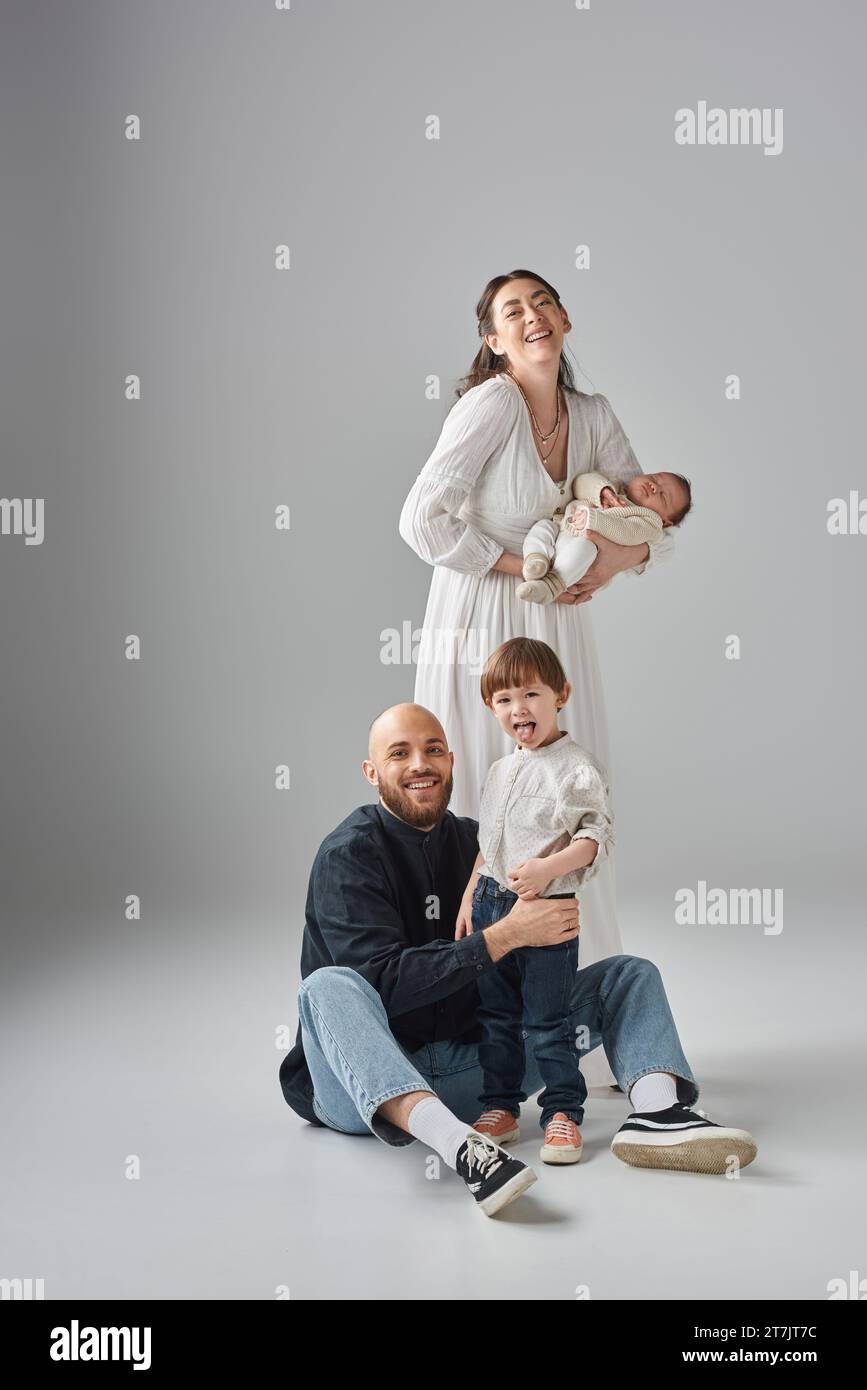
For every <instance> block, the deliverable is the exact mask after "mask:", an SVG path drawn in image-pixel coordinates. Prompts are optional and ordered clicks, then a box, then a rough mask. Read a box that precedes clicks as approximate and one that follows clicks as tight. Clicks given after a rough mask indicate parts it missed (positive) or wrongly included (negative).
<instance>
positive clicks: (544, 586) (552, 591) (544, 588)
mask: <svg viewBox="0 0 867 1390" xmlns="http://www.w3.org/2000/svg"><path fill="white" fill-rule="evenodd" d="M565 588H566V585H565V584H564V583H563V580H562V579H561V578H560V576H559V574H558V573H557V571H556V570H551V572H550V574H546V575H545V577H544V579H530V580H525V582H524V583H523V584H519V585H518V587H517V589H516V590H515V592H516V594H517V595H518V598H522V599H526V601H527V603H553V602H554V600H555V598H556V597H557V595H558V594H562V592H563V590H564V589H565Z"/></svg>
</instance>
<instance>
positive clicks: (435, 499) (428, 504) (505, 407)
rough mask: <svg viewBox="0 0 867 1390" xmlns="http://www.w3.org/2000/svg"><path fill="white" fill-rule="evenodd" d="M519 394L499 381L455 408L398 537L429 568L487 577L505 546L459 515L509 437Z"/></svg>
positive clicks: (479, 388) (471, 393)
mask: <svg viewBox="0 0 867 1390" xmlns="http://www.w3.org/2000/svg"><path fill="white" fill-rule="evenodd" d="M517 407H518V403H517V400H516V393H515V392H514V391H513V390H512V389H510V387H509V386H508V385H507V384H506V383H505V382H503V381H499V380H498V379H497V378H496V377H492V378H490V379H489V380H488V381H484V382H482V384H481V385H480V386H474V387H472V388H471V390H469V391H467V392H466V393H465V394H464V395H463V396H461V397H460V399H459V400H458V401H456V403H455V404H454V405H453V406H452V408H451V410H450V411H449V414H448V415H447V417H446V420H445V423H444V424H443V427H442V432H441V434H440V437H439V439H438V440H437V443H436V446H435V447H434V450H433V453H432V454H431V456H430V458H429V459H428V461H427V463H426V464H425V466H424V468H423V469H422V470H421V472H420V473H419V475H418V477H417V478H416V480H415V482H414V484H413V486H412V488H411V490H410V493H409V496H408V497H407V499H406V501H405V502H404V505H403V510H402V511H401V514H400V522H399V523H398V526H399V530H400V534H401V536H402V537H403V539H404V540H405V541H406V543H407V545H409V546H411V547H412V549H413V550H414V551H415V552H416V554H417V555H420V556H421V558H422V559H423V560H426V561H427V563H428V564H429V565H443V566H445V567H446V568H447V569H452V570H459V571H460V572H462V573H465V574H483V573H484V572H485V571H486V570H489V569H490V568H491V566H492V565H493V564H495V562H496V561H497V560H498V559H499V557H500V556H501V555H502V553H503V550H504V549H505V547H504V546H502V545H499V544H498V543H497V541H495V540H494V539H493V538H492V537H491V536H487V535H485V533H484V532H483V531H479V530H478V529H477V528H476V527H474V526H471V525H468V524H467V523H466V522H464V521H462V520H461V519H460V517H459V516H458V512H459V511H460V509H461V507H462V505H463V503H464V501H465V500H466V498H467V495H468V493H469V492H470V490H471V488H473V487H474V485H475V483H476V481H477V480H478V478H479V476H480V474H481V472H482V469H483V468H484V467H485V465H486V463H488V461H489V460H490V459H491V458H492V457H493V455H494V454H495V453H496V452H497V450H498V449H499V448H501V446H502V444H503V443H504V441H505V440H506V439H507V438H508V435H509V433H510V431H511V430H512V428H513V426H514V424H515V420H516V417H517Z"/></svg>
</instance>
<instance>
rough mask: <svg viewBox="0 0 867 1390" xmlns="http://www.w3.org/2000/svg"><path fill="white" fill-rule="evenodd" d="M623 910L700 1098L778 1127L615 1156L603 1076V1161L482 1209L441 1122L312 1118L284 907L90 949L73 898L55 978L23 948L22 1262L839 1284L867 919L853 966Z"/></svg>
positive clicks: (11, 1028)
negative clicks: (351, 1126)
mask: <svg viewBox="0 0 867 1390" xmlns="http://www.w3.org/2000/svg"><path fill="white" fill-rule="evenodd" d="M621 916H622V920H623V925H624V937H625V939H626V944H627V947H628V948H631V949H633V950H636V952H637V953H639V954H645V955H650V954H653V955H654V958H655V959H656V960H657V961H658V962H659V963H660V965H661V968H662V970H663V974H664V977H665V979H666V982H667V986H668V989H669V994H670V997H671V1000H672V1004H673V1007H674V1009H675V1014H676V1017H677V1020H678V1026H679V1029H680V1033H681V1037H682V1040H683V1043H684V1046H685V1049H686V1051H687V1055H688V1056H689V1058H690V1060H691V1062H692V1066H693V1070H694V1071H695V1073H696V1075H697V1077H698V1079H699V1082H700V1083H701V1086H702V1097H701V1100H700V1102H699V1104H701V1105H703V1107H704V1108H705V1109H707V1110H708V1112H709V1113H710V1114H711V1116H712V1117H713V1118H717V1119H723V1120H725V1121H728V1122H731V1123H733V1124H737V1125H740V1126H744V1127H746V1128H748V1129H750V1130H751V1131H752V1132H753V1133H754V1134H755V1136H756V1138H757V1140H758V1143H759V1150H760V1152H759V1157H758V1159H757V1160H756V1162H755V1163H754V1164H753V1165H752V1166H751V1167H750V1168H748V1169H746V1170H745V1171H744V1172H743V1174H742V1175H741V1177H740V1178H739V1179H738V1180H737V1181H727V1180H726V1179H724V1178H709V1177H703V1176H699V1175H691V1174H690V1175H682V1174H674V1173H658V1172H641V1171H636V1170H633V1169H630V1168H627V1167H625V1166H624V1165H622V1164H620V1163H619V1162H618V1161H617V1160H616V1159H615V1158H614V1157H613V1156H612V1155H611V1153H610V1152H609V1149H608V1145H609V1142H610V1139H611V1136H612V1134H613V1133H614V1130H615V1129H616V1127H617V1125H618V1123H619V1121H620V1119H621V1117H622V1116H623V1115H624V1114H625V1113H626V1105H625V1102H624V1100H623V1098H622V1097H621V1096H619V1095H598V1094H596V1093H594V1094H593V1095H592V1096H591V1100H590V1103H589V1106H588V1112H587V1118H586V1122H585V1125H584V1137H585V1158H584V1161H583V1162H582V1163H581V1164H580V1165H579V1166H577V1167H575V1168H569V1169H564V1170H556V1169H549V1168H545V1167H543V1166H542V1165H541V1164H538V1163H537V1165H536V1166H537V1170H538V1172H539V1177H540V1180H539V1182H538V1183H537V1184H536V1186H535V1187H534V1188H533V1190H532V1192H531V1193H530V1194H528V1195H527V1196H526V1197H525V1198H523V1199H522V1200H521V1201H519V1202H517V1203H515V1204H514V1205H513V1206H512V1207H511V1208H509V1209H508V1211H507V1212H505V1213H504V1214H503V1216H502V1217H500V1218H498V1219H497V1220H493V1221H492V1220H487V1219H485V1218H484V1217H482V1216H481V1215H480V1214H479V1213H477V1212H476V1211H475V1210H474V1208H473V1203H472V1200H471V1199H470V1198H469V1197H468V1195H467V1194H466V1192H465V1190H464V1188H463V1185H462V1184H461V1183H460V1182H459V1181H458V1180H457V1179H456V1178H455V1176H454V1175H453V1174H451V1173H450V1172H448V1171H444V1172H443V1174H442V1175H441V1176H440V1177H439V1178H431V1177H430V1176H428V1172H429V1155H428V1154H426V1153H425V1152H424V1151H423V1150H422V1148H421V1146H420V1145H413V1146H411V1147H410V1148H408V1149H403V1150H393V1149H388V1148H386V1147H385V1146H383V1145H381V1144H380V1143H379V1142H378V1141H377V1140H375V1139H373V1138H367V1137H357V1138H355V1137H349V1136H344V1135H339V1134H334V1133H332V1132H330V1131H324V1130H320V1129H315V1128H313V1127H311V1126H308V1125H305V1124H304V1123H303V1121H301V1120H299V1119H298V1118H297V1117H296V1116H295V1115H294V1114H293V1113H292V1112H291V1111H290V1110H289V1109H288V1108H287V1107H286V1106H285V1104H284V1103H283V1100H282V1096H281V1095H280V1092H279V1087H278V1084H277V1067H278V1065H279V1060H280V1056H281V1053H280V1052H279V1050H278V1048H277V1047H276V1046H275V1030H276V1029H277V1028H279V1027H280V1026H281V1025H282V1024H286V1023H289V1024H290V1025H291V1027H292V1030H293V1032H294V1023H295V1013H294V1007H293V1006H292V1004H291V993H292V990H291V980H290V979H289V978H288V974H287V976H286V978H284V972H283V971H282V970H281V968H280V963H281V961H282V960H287V961H288V960H289V959H290V958H294V955H295V951H294V948H293V949H290V948H289V943H287V940H286V927H285V923H281V922H258V923H257V922H254V923H252V924H251V922H249V921H244V922H241V921H229V920H227V921H224V922H220V923H219V924H218V925H217V926H216V927H215V926H214V924H213V923H210V924H208V923H196V922H192V923H191V922H190V921H189V920H185V921H184V922H183V923H180V922H177V923H168V922H164V923H163V924H161V930H159V931H158V932H155V933H153V934H148V933H144V932H138V933H135V934H131V935H130V936H128V937H127V938H126V939H125V940H123V941H120V942H118V943H117V944H118V950H116V951H101V952H97V951H94V950H93V949H89V950H88V951H86V952H84V953H83V955H82V956H80V957H79V956H77V955H76V952H75V949H74V943H75V941H76V940H78V939H80V938H81V931H82V924H81V923H76V922H75V921H69V922H66V923H65V924H64V926H65V929H66V930H67V932H68V941H69V949H68V950H66V951H60V950H58V951H57V952H56V954H55V955H54V956H50V955H49V956H42V957H40V966H39V972H38V976H37V975H36V974H31V973H30V972H29V970H28V967H27V965H26V960H27V959H28V957H27V955H26V954H24V955H21V957H20V959H19V958H17V957H15V953H14V952H13V972H12V973H13V978H12V983H13V984H14V986H15V988H14V994H11V991H8V992H7V995H8V996H9V995H11V997H8V1000H7V1005H6V1007H5V1008H4V1017H3V1020H2V1023H3V1032H4V1041H3V1051H4V1057H5V1059H6V1063H7V1066H6V1068H5V1069H4V1070H5V1073H6V1075H5V1080H4V1086H3V1098H2V1104H3V1119H4V1123H3V1139H2V1179H3V1180H2V1268H0V1276H2V1277H6V1278H34V1279H35V1278H42V1279H44V1280H45V1297H46V1298H48V1299H50V1298H64V1297H83V1298H108V1297H119V1298H138V1297H142V1298H170V1299H183V1298H208V1299H211V1298H215V1299H231V1298H245V1299H262V1298H264V1299H271V1298H274V1297H276V1296H277V1290H278V1289H280V1288H281V1287H284V1286H285V1287H286V1288H288V1290H289V1296H290V1297H291V1298H294V1299H332V1298H333V1299H377V1298H390V1299H395V1298H398V1299H419V1298H423V1299H450V1298H461V1299H468V1298H508V1299H574V1298H575V1297H576V1296H577V1293H576V1291H578V1290H580V1289H581V1288H582V1287H585V1286H586V1288H587V1289H588V1290H589V1296H590V1297H591V1298H594V1299H610V1298H616V1299H644V1298H665V1299H681V1298H693V1297H698V1298H704V1299H734V1298H760V1299H765V1298H807V1299H822V1298H825V1297H827V1292H826V1290H827V1284H828V1281H829V1279H832V1278H835V1277H843V1278H848V1276H849V1271H850V1270H853V1269H856V1270H860V1271H861V1274H862V1275H864V1274H865V1273H867V1244H865V1203H864V1196H863V1192H864V1187H863V1173H864V1140H865V1127H867V1126H865V1119H864V1110H863V1106H862V1105H861V1103H860V1102H861V1093H862V1091H863V1085H862V1084H861V1079H862V1076H863V1063H864V1055H865V1049H864V1045H863V1044H864V1010H863V1005H862V994H863V980H864V965H865V946H864V940H863V936H861V935H859V933H858V931H856V930H855V927H856V925H857V924H856V921H855V919H854V918H853V919H852V920H851V921H850V922H849V923H848V927H849V931H848V932H847V933H846V936H847V939H849V940H851V941H853V942H856V943H857V946H856V947H855V949H854V951H853V950H851V949H850V950H849V952H848V957H847V959H846V961H845V963H843V966H842V968H841V967H840V966H837V967H836V969H835V968H834V963H833V962H832V960H831V959H830V953H829V952H828V951H827V950H826V951H825V952H824V960H823V959H822V953H821V952H819V954H818V955H815V956H813V955H811V954H810V952H809V951H808V950H807V937H806V933H805V934H802V935H801V936H800V938H799V931H798V925H797V923H795V924H794V925H793V926H792V927H790V926H788V925H787V928H786V932H785V933H784V934H783V935H782V936H781V937H779V938H767V937H763V936H762V935H761V933H760V932H759V934H758V935H757V934H756V932H755V929H754V928H746V929H740V930H742V931H746V932H747V934H748V936H747V937H744V938H742V939H741V943H740V945H739V947H738V949H737V950H733V949H732V944H731V941H730V940H729V939H728V938H726V937H721V936H716V937H713V938H710V937H707V936H705V937H704V938H702V940H701V941H700V942H698V941H697V938H695V937H691V938H689V939H688V940H687V939H686V938H685V937H684V935H683V929H681V930H680V934H678V931H677V930H676V929H674V928H672V927H671V926H669V927H668V928H665V927H664V926H662V925H660V926H659V928H658V934H657V937H656V941H655V945H656V949H655V951H654V952H653V953H651V952H650V951H649V950H648V949H647V946H646V938H647V935H648V933H649V932H650V930H651V928H652V924H649V923H647V922H645V923H644V924H643V929H642V937H643V939H644V949H643V950H639V949H638V943H637V942H635V941H633V940H630V935H631V934H634V928H632V929H631V928H630V923H631V921H632V916H631V914H630V912H629V910H628V908H627V910H626V911H625V912H623V911H622V913H621ZM811 920H818V918H813V917H812V915H811ZM56 928H57V924H56V923H55V924H46V927H45V930H46V932H47V933H48V934H50V935H51V936H52V937H54V936H55V932H56ZM88 929H89V931H91V932H92V930H93V927H92V924H89V928H88ZM695 930H699V929H695ZM731 930H735V929H731ZM786 933H788V935H787V934H786ZM169 940H171V946H170V947H169V946H168V945H167V941H169ZM278 942H279V943H280V945H279V949H276V943H278ZM31 944H32V943H31ZM811 949H812V948H811ZM699 950H700V952H701V953H702V961H703V965H702V969H701V971H700V972H698V973H699V974H700V975H701V979H702V985H701V987H700V988H696V986H695V983H694V980H695V976H696V973H697V971H696V952H697V951H699ZM119 954H120V955H121V956H122V957H123V968H122V969H121V970H119V960H118V956H119ZM52 962H53V963H52ZM10 1063H14V1064H13V1065H11V1066H10V1065H9V1064H10ZM533 1112H534V1106H533V1105H532V1104H528V1105H526V1106H525V1107H524V1128H525V1132H526V1134H527V1135H528V1136H529V1137H528V1138H527V1139H526V1141H525V1142H523V1143H522V1145H521V1146H520V1147H519V1148H518V1150H517V1152H518V1153H519V1155H520V1156H521V1157H523V1158H524V1159H525V1160H527V1161H533V1160H534V1158H535V1154H536V1148H537V1143H538V1140H537V1137H536V1130H535V1124H536V1120H535V1116H534V1113H533ZM130 1155H137V1156H138V1158H139V1159H140V1162H141V1176H140V1178H139V1179H137V1180H130V1179H128V1178H127V1177H126V1176H125V1172H126V1164H127V1162H128V1156H130Z"/></svg>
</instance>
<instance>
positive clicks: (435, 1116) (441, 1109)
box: [406, 1096, 472, 1168]
mask: <svg viewBox="0 0 867 1390" xmlns="http://www.w3.org/2000/svg"><path fill="white" fill-rule="evenodd" d="M406 1125H407V1129H408V1130H409V1132H410V1134H414V1135H415V1137H416V1139H421V1140H423V1141H424V1143H425V1144H429V1145H430V1147H431V1148H432V1149H436V1152H437V1153H438V1154H439V1155H440V1158H441V1159H442V1160H443V1162H444V1163H447V1164H448V1166H449V1167H450V1168H456V1167H457V1162H458V1153H459V1151H460V1150H461V1149H462V1148H463V1146H464V1144H465V1143H466V1141H467V1135H468V1134H469V1132H470V1130H471V1129H472V1125H468V1124H467V1123H466V1121H464V1120H459V1119H458V1117H457V1115H453V1114H452V1112H451V1110H447V1109H446V1107H445V1106H444V1105H443V1103H442V1101H441V1100H439V1099H438V1098H437V1097H436V1096H427V1097H426V1098H425V1099H424V1100H420V1101H419V1103H418V1105H414V1106H413V1107H412V1110H410V1112H409V1119H408V1120H407V1122H406Z"/></svg>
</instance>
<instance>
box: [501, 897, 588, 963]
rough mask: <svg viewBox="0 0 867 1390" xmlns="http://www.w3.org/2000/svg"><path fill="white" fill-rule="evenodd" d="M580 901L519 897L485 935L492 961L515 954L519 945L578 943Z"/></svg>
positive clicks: (573, 899) (574, 899)
mask: <svg viewBox="0 0 867 1390" xmlns="http://www.w3.org/2000/svg"><path fill="white" fill-rule="evenodd" d="M580 929H581V928H580V921H579V916H578V900H577V898H536V899H535V900H534V901H532V902H530V901H528V900H527V899H526V898H519V899H518V901H517V902H516V903H515V905H514V907H513V908H512V910H511V912H507V913H506V915H505V917H501V918H500V920H499V922H495V923H494V925H493V926H492V927H485V929H484V931H483V932H482V936H483V937H484V939H485V945H486V946H487V948H488V954H489V955H490V957H491V960H495V961H497V960H500V958H501V957H502V956H505V955H508V953H509V951H514V950H515V948H516V947H517V946H559V945H562V944H563V942H564V941H574V940H575V937H576V936H578V934H579V932H580Z"/></svg>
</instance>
